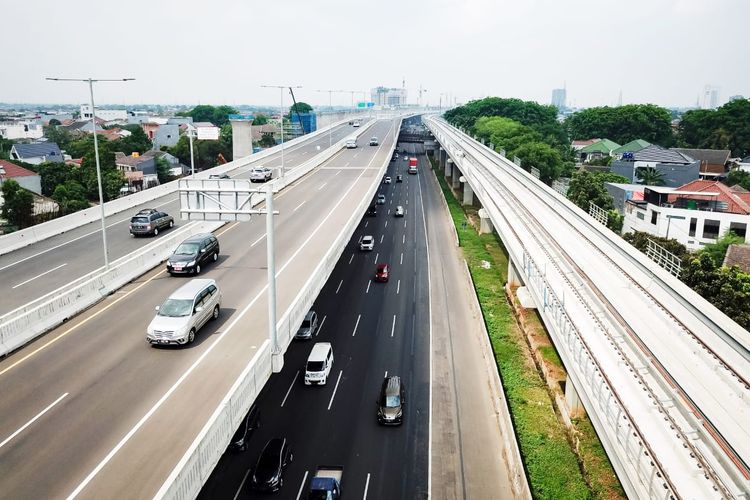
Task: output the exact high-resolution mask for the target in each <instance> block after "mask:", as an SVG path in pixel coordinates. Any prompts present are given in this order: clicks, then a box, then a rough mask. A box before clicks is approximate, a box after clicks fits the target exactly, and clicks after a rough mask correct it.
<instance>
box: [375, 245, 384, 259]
mask: <svg viewBox="0 0 750 500" xmlns="http://www.w3.org/2000/svg"><path fill="white" fill-rule="evenodd" d="M381 243H382V241H381ZM378 257H380V254H379V253H376V254H375V264H377V263H378Z"/></svg>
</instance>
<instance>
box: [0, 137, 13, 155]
mask: <svg viewBox="0 0 750 500" xmlns="http://www.w3.org/2000/svg"><path fill="white" fill-rule="evenodd" d="M12 147H13V141H11V140H10V139H3V138H2V137H0V159H3V160H7V159H9V158H10V148H12Z"/></svg>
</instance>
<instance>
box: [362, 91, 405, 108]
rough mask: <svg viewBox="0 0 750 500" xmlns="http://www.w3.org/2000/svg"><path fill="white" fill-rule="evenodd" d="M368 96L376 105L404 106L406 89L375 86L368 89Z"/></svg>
mask: <svg viewBox="0 0 750 500" xmlns="http://www.w3.org/2000/svg"><path fill="white" fill-rule="evenodd" d="M370 98H371V99H372V102H374V103H375V105H376V106H404V105H406V89H404V88H401V89H398V88H387V87H375V88H373V89H371V90H370Z"/></svg>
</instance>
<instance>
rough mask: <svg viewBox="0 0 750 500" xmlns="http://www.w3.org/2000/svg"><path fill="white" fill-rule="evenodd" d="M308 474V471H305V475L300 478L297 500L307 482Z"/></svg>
mask: <svg viewBox="0 0 750 500" xmlns="http://www.w3.org/2000/svg"><path fill="white" fill-rule="evenodd" d="M308 472H309V471H305V475H304V477H303V478H302V484H300V485H299V491H298V492H297V500H299V499H300V497H301V496H302V489H303V488H304V487H305V483H306V482H307V473H308Z"/></svg>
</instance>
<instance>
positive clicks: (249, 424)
mask: <svg viewBox="0 0 750 500" xmlns="http://www.w3.org/2000/svg"><path fill="white" fill-rule="evenodd" d="M258 427H260V408H258V405H257V404H254V405H253V406H251V407H250V411H248V412H247V415H245V418H243V419H242V422H240V426H239V427H238V428H237V430H236V431H235V433H234V436H232V440H231V441H230V442H229V449H230V450H232V451H245V450H246V449H247V442H248V440H249V439H250V436H251V435H252V433H253V431H254V430H255V429H257V428H258Z"/></svg>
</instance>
